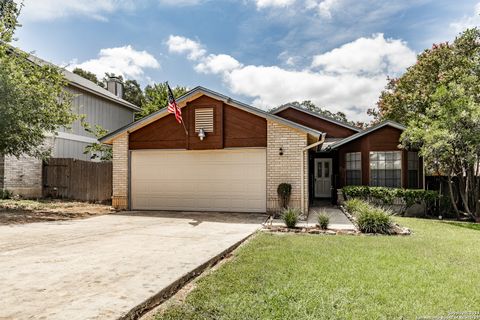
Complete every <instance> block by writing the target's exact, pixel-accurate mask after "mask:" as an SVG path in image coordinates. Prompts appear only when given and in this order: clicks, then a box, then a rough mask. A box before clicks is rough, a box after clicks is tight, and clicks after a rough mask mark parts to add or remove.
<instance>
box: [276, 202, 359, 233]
mask: <svg viewBox="0 0 480 320" xmlns="http://www.w3.org/2000/svg"><path fill="white" fill-rule="evenodd" d="M320 212H325V213H326V214H327V215H328V217H329V218H330V224H329V225H328V229H331V230H339V231H356V228H355V226H354V225H353V223H352V222H351V221H350V220H349V219H348V218H347V216H346V215H345V214H344V213H343V211H342V210H340V209H339V208H338V207H336V206H333V205H332V204H330V203H329V202H326V201H325V202H318V203H315V204H314V205H312V206H311V207H310V210H309V213H308V217H307V220H305V221H302V220H300V221H298V223H297V227H298V228H313V227H315V226H316V225H317V223H318V221H317V216H318V214H319V213H320ZM272 226H275V227H284V226H285V223H284V222H283V220H282V219H281V218H277V219H274V220H273V222H272Z"/></svg>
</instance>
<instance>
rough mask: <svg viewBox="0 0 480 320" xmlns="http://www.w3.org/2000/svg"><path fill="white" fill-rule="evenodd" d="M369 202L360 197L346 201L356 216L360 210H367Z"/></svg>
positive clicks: (350, 210)
mask: <svg viewBox="0 0 480 320" xmlns="http://www.w3.org/2000/svg"><path fill="white" fill-rule="evenodd" d="M368 206H369V204H368V203H367V202H365V201H363V200H360V199H350V200H347V201H345V208H346V209H347V211H348V212H350V213H351V214H352V215H354V216H356V215H357V214H358V213H359V212H361V211H364V210H367V209H368Z"/></svg>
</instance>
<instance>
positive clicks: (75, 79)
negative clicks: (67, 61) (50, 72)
mask: <svg viewBox="0 0 480 320" xmlns="http://www.w3.org/2000/svg"><path fill="white" fill-rule="evenodd" d="M28 59H29V60H30V61H32V62H33V63H36V64H38V65H40V66H42V65H53V63H50V62H48V61H45V60H43V59H41V58H38V57H36V56H34V55H32V54H29V55H28ZM60 70H61V72H62V74H63V76H64V77H65V79H67V81H68V83H69V84H70V85H71V86H73V87H77V88H79V89H82V90H85V91H88V92H90V93H92V94H94V95H97V96H101V97H102V98H105V99H107V100H110V101H112V102H115V103H118V104H121V105H122V106H124V107H127V108H129V109H132V110H134V111H140V110H141V109H140V107H138V106H136V105H134V104H133V103H130V102H128V101H126V100H124V99H121V98H119V97H117V96H116V95H114V94H113V93H111V92H110V91H108V90H106V89H104V88H102V87H100V86H99V85H97V84H95V83H93V82H92V81H90V80H88V79H85V78H84V77H81V76H79V75H78V74H75V73H73V72H71V71H68V70H66V69H64V68H60Z"/></svg>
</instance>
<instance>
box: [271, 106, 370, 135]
mask: <svg viewBox="0 0 480 320" xmlns="http://www.w3.org/2000/svg"><path fill="white" fill-rule="evenodd" d="M289 108H290V109H295V110H298V111H300V112H303V113H306V114H309V115H311V116H314V117H317V118H319V119H322V120H325V121H328V122H331V123H334V124H336V125H339V126H342V127H344V128H348V129H350V130H353V131H356V132H361V131H362V129H360V128H357V127H355V126H352V125H351V124H348V123H345V122H343V121H340V120H337V119H333V118H331V117H328V116H324V115H322V114H319V113H317V112H313V111H310V110H307V109H304V108H300V107H297V106H294V105H291V104H286V105H283V106H281V107H279V108H277V109H275V110H272V111H271V113H272V114H277V113H280V112H282V111H283V110H286V109H289Z"/></svg>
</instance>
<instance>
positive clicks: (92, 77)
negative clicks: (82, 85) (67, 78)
mask: <svg viewBox="0 0 480 320" xmlns="http://www.w3.org/2000/svg"><path fill="white" fill-rule="evenodd" d="M72 72H73V73H75V74H78V75H79V76H80V77H83V78H85V79H87V80H90V81H92V82H93V83H95V84H96V85H98V86H100V87H102V88H104V87H105V84H104V83H103V82H102V81H99V80H98V78H97V76H96V75H95V73H93V72H90V71H86V70H83V69H82V68H78V67H77V68H75V69H73V71H72Z"/></svg>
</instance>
